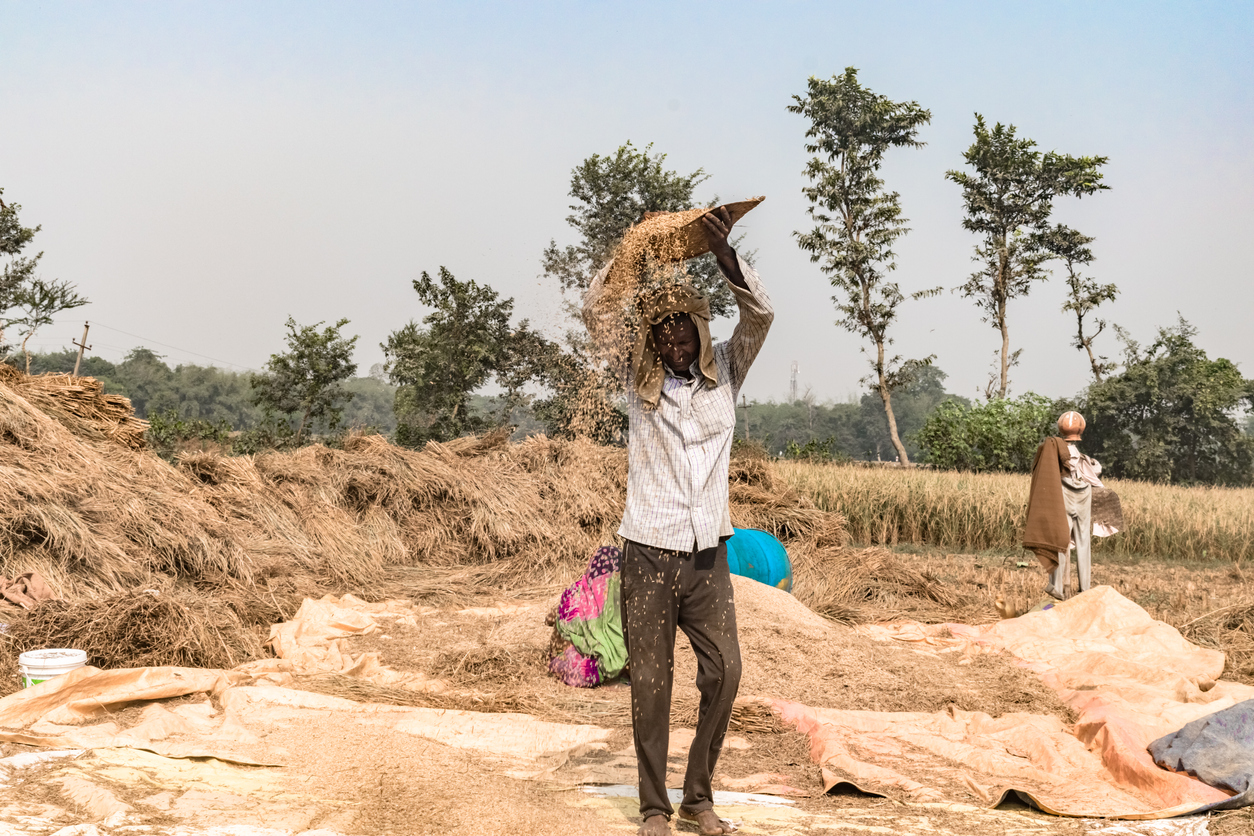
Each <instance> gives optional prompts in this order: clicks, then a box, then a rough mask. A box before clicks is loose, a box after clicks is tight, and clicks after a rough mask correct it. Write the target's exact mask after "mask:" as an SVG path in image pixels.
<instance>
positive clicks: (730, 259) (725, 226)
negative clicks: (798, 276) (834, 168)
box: [644, 207, 749, 832]
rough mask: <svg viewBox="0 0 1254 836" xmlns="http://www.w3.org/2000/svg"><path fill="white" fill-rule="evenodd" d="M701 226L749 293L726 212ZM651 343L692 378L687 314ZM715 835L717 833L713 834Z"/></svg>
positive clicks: (692, 330) (656, 331) (696, 350)
mask: <svg viewBox="0 0 1254 836" xmlns="http://www.w3.org/2000/svg"><path fill="white" fill-rule="evenodd" d="M660 214H663V213H661V212H645V213H644V216H645V218H652V217H655V216H656V215H660ZM701 221H702V223H704V224H705V237H706V240H707V241H708V242H709V244H710V252H712V253H714V257H715V258H716V259H718V263H719V266H721V267H722V268H723V272H724V274H726V275H727V276H728V277H729V278H730V280H731V283H732V284H734V285H735V286H736V287H739V288H742V289H744V290H748V289H749V285H748V284H746V283H745V277H744V274H743V273H741V272H740V261H739V260H738V259H737V258H736V251H735V250H734V249H732V246H731V244H729V243H728V241H727V236H728V235H730V234H731V228H732V219H731V215H730V214H729V213H728V211H727V209H726V208H723V207H720V208H719V209H716V210H715V211H714V212H708V213H706V214H705V215H702V216H701ZM653 343H654V345H656V346H657V350H658V354H660V355H661V357H662V362H663V363H665V364H666V366H667V368H669V369H670V370H671V371H672V372H674V373H675V374H676V375H677V376H678V377H682V378H684V379H685V380H688V379H691V378H692V370H691V369H690V367H691V366H692V364H693V363H695V362H696V361H697V358H698V357H699V356H700V354H701V338H700V336H699V335H698V334H697V326H696V325H693V323H692V319H691V317H689V316H688V314H675V315H674V316H670V317H667V318H666V319H664V320H662V321H661V322H659V323H658V324H656V325H654V326H653ZM716 832H717V831H716Z"/></svg>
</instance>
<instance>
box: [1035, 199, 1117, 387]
mask: <svg viewBox="0 0 1254 836" xmlns="http://www.w3.org/2000/svg"><path fill="white" fill-rule="evenodd" d="M1042 238H1043V240H1044V244H1045V248H1046V250H1047V251H1048V252H1049V253H1050V254H1051V255H1052V256H1053V257H1054V258H1056V259H1058V260H1059V261H1061V262H1062V263H1063V267H1064V268H1065V269H1066V271H1067V301H1065V302H1063V303H1062V310H1063V313H1067V312H1068V311H1069V312H1071V313H1073V314H1075V319H1076V336H1075V339H1074V340H1073V341H1072V343H1071V345H1072V346H1073V347H1074V348H1075V349H1076V350H1077V351H1086V352H1088V356H1089V367H1090V368H1092V369H1093V377H1094V379H1096V380H1097V382H1098V383H1101V381H1102V377H1103V376H1104V375H1106V374H1109V373H1110V372H1111V371H1112V370H1113V369H1114V368H1115V364H1114V363H1109V362H1107V359H1106V358H1105V357H1103V356H1100V355H1097V354H1096V353H1095V352H1094V351H1093V340H1094V339H1096V338H1097V336H1098V335H1099V334H1101V333H1102V331H1104V330H1105V329H1106V320H1104V319H1098V320H1097V321H1096V322H1095V323H1090V327H1091V326H1092V325H1096V330H1090V331H1089V332H1088V333H1085V331H1084V328H1085V322H1084V319H1085V317H1087V316H1088V315H1089V314H1091V313H1093V311H1095V310H1096V309H1097V308H1098V306H1100V305H1102V304H1103V303H1105V302H1113V301H1114V299H1115V297H1116V296H1118V295H1119V288H1117V287H1115V286H1114V285H1113V284H1098V283H1097V282H1096V281H1094V280H1093V279H1092V278H1090V277H1088V276H1085V275H1083V274H1082V273H1081V272H1080V268H1081V267H1084V266H1087V265H1089V264H1092V263H1093V251H1092V250H1091V249H1089V244H1091V243H1093V239H1092V238H1090V237H1089V236H1087V235H1083V234H1081V233H1080V232H1078V231H1076V230H1074V229H1071V228H1069V227H1066V226H1063V225H1062V224H1058V225H1057V226H1055V227H1054V228H1053V229H1051V230H1049V231H1048V232H1046V233H1045V234H1044V235H1043V236H1042Z"/></svg>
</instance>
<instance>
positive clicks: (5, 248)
mask: <svg viewBox="0 0 1254 836" xmlns="http://www.w3.org/2000/svg"><path fill="white" fill-rule="evenodd" d="M2 194H4V189H0V195H2ZM21 208H22V207H21V206H19V205H18V204H16V203H12V204H6V203H5V202H4V201H3V200H0V258H2V259H3V262H4V269H3V270H0V343H2V342H3V339H4V332H5V331H7V330H8V329H9V328H11V327H13V326H15V325H16V326H20V327H21V328H22V329H23V332H22V353H23V354H25V355H26V372H27V374H29V373H30V370H31V369H30V360H31V356H30V353H29V352H28V351H27V350H26V344H27V342H28V341H29V340H30V338H31V337H32V336H34V334H35V332H36V331H37V330H39V329H40V328H41V327H43V326H45V325H51V324H52V322H53V319H54V317H56V315H57V314H59V313H61V312H62V311H67V310H70V309H71V308H77V307H81V306H83V305H86V304H87V299H85V298H84V297H82V296H79V295H78V291H77V288H76V287H75V286H74V285H73V284H71V283H70V282H67V281H60V280H52V281H47V280H45V279H41V278H39V277H37V276H36V275H35V268H36V267H38V266H39V260H40V259H41V258H43V255H44V254H43V253H36V254H35V255H28V256H24V255H22V252H23V251H24V250H25V249H26V246H27V245H28V244H29V243H30V242H31V240H32V239H33V238H34V237H35V233H37V232H39V230H40V227H38V226H36V227H25V226H22V223H21V221H20V219H19V218H18V213H19V211H21ZM14 309H17V311H18V313H10V312H11V311H13V310H14ZM0 348H7V346H0Z"/></svg>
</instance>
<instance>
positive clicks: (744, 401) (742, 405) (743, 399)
mask: <svg viewBox="0 0 1254 836" xmlns="http://www.w3.org/2000/svg"><path fill="white" fill-rule="evenodd" d="M740 408H741V409H743V410H744V411H745V441H748V440H749V399H748V398H746V397H745V396H744V395H741V396H740Z"/></svg>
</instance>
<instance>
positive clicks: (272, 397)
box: [249, 316, 357, 444]
mask: <svg viewBox="0 0 1254 836" xmlns="http://www.w3.org/2000/svg"><path fill="white" fill-rule="evenodd" d="M322 324H323V323H321V322H319V323H317V324H314V325H304V326H301V325H297V324H296V321H295V320H294V319H292V318H291V317H290V316H289V317H288V318H287V337H286V338H285V340H286V342H287V348H288V350H287V351H286V352H284V353H282V354H271V355H270V359H269V360H268V361H266V371H265V373H264V374H254V375H253V376H252V377H251V378H250V380H249V383H250V384H251V385H252V388H253V402H254V403H255V404H257V406H259V407H261V408H262V409H264V410H266V411H268V412H275V413H280V414H286V415H289V416H292V415H296V414H299V415H300V425H299V426H298V427H297V429H296V443H297V444H299V443H300V441H301V439H302V438H303V436H304V434H305V430H306V429H307V428H308V425H309V421H310V419H311V418H312V419H323V420H325V421H326V422H327V424H328V425H329V426H330V428H331V429H332V430H334V429H335V428H336V427H338V426H339V422H340V417H341V415H342V414H343V407H342V404H343V403H345V402H347V401H350V400H352V398H353V393H352V392H349V391H348V390H347V389H345V388H344V386H343V383H344V382H345V381H347V380H348V379H349V378H351V377H352V376H353V374H354V373H356V371H357V364H356V363H354V362H353V359H352V357H353V347H354V346H355V345H356V343H357V337H356V336H353V337H345V336H343V335H342V334H341V333H340V329H341V328H343V327H344V326H345V325H347V324H348V320H347V319H341V320H339V321H338V322H336V323H335V324H334V325H328V326H327V327H326V328H320V326H322Z"/></svg>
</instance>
